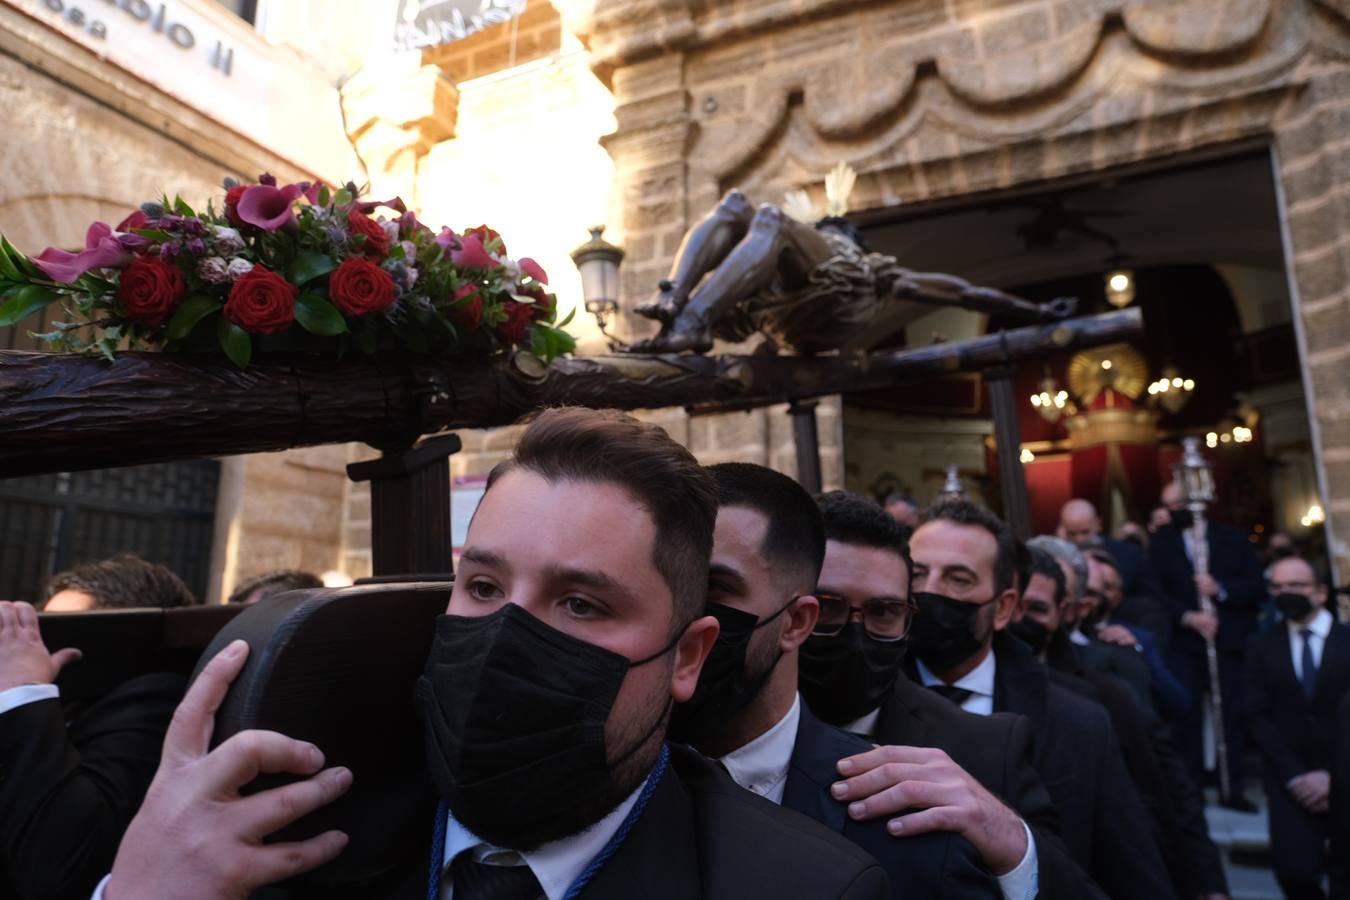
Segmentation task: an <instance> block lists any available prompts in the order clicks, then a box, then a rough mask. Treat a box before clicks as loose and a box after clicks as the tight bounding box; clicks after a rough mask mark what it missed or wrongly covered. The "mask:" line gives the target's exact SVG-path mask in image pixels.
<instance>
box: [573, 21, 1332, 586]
mask: <svg viewBox="0 0 1350 900" xmlns="http://www.w3.org/2000/svg"><path fill="white" fill-rule="evenodd" d="M578 30H579V31H581V32H583V34H584V35H585V39H586V40H587V42H588V45H589V47H590V49H591V52H592V57H593V65H594V67H595V69H596V71H597V73H599V74H600V75H601V77H602V78H604V79H606V81H607V82H608V83H609V84H610V86H611V87H612V89H613V91H614V94H615V98H616V101H617V110H616V117H617V120H618V129H617V131H616V132H615V133H614V134H612V135H611V136H609V137H608V138H607V139H606V141H605V145H606V147H607V148H608V149H609V151H610V153H611V155H612V156H613V157H614V160H615V165H616V178H617V186H618V189H619V192H620V196H621V201H622V204H623V214H624V218H623V223H622V237H623V239H624V241H625V245H626V247H627V248H628V250H629V256H628V262H627V264H626V266H625V272H624V282H623V293H624V298H625V300H626V301H627V303H626V305H629V306H631V303H632V302H634V301H635V300H636V299H637V298H638V297H639V296H641V295H642V294H644V293H645V292H646V291H647V290H649V289H650V286H651V285H652V284H654V283H655V281H656V280H657V279H659V278H660V277H661V276H662V275H663V274H664V269H665V268H666V266H668V265H669V260H670V258H671V256H672V254H673V253H674V251H675V248H676V247H677V245H678V242H679V240H680V236H681V235H682V233H683V231H684V230H685V228H686V227H687V226H688V225H689V224H690V223H691V222H692V221H693V219H695V218H696V217H697V216H698V215H700V214H701V213H702V212H703V211H704V210H706V209H707V208H709V207H710V206H711V204H712V203H714V202H715V201H716V199H717V197H718V196H719V194H720V193H721V192H722V191H723V190H724V189H725V188H727V187H729V186H731V185H732V184H736V185H739V186H741V187H742V188H743V189H745V190H746V191H747V192H748V193H749V194H750V195H751V197H752V199H755V200H760V201H763V200H777V199H779V198H780V197H781V195H782V193H783V191H784V190H786V189H789V188H797V187H803V186H806V187H809V188H810V189H811V190H812V191H817V192H818V191H819V184H818V183H819V181H820V179H821V178H822V176H823V174H824V172H826V171H827V170H828V169H829V168H830V166H832V165H833V164H834V163H835V162H837V161H838V160H840V159H846V160H848V161H849V162H850V163H851V164H852V165H853V167H854V168H855V169H856V170H857V171H858V173H859V180H858V187H857V189H856V191H855V196H854V207H855V209H857V210H860V211H861V213H860V215H861V217H862V218H864V219H865V218H866V216H867V211H868V210H881V209H885V208H887V207H891V206H894V205H895V204H897V203H901V202H903V203H927V202H937V201H941V200H943V199H946V198H952V197H959V196H970V195H977V194H980V193H982V192H986V191H994V190H1006V189H1011V188H1016V187H1018V186H1023V185H1034V184H1037V183H1039V182H1042V181H1045V180H1048V179H1056V178H1063V177H1067V176H1072V175H1075V174H1081V173H1089V172H1105V171H1109V170H1111V169H1113V168H1115V167H1117V166H1121V165H1125V164H1132V163H1139V162H1146V161H1150V160H1159V159H1164V158H1166V157H1169V156H1173V155H1175V154H1179V153H1185V152H1195V151H1200V150H1205V149H1213V148H1223V147H1227V146H1230V145H1233V144H1235V143H1237V142H1241V141H1244V140H1259V141H1266V142H1270V143H1272V144H1273V147H1274V159H1275V164H1276V166H1277V171H1278V179H1277V180H1278V183H1279V187H1280V192H1281V195H1282V196H1281V201H1282V202H1281V214H1282V219H1283V223H1284V229H1285V240H1286V247H1285V250H1286V252H1285V256H1286V257H1287V259H1288V260H1289V264H1290V268H1291V270H1292V274H1293V278H1292V280H1291V294H1292V295H1293V296H1294V298H1295V310H1296V313H1297V314H1296V315H1295V322H1296V325H1297V326H1298V333H1299V342H1300V350H1301V355H1302V357H1303V359H1304V362H1305V372H1306V375H1305V379H1306V381H1307V384H1306V388H1307V391H1306V393H1307V394H1308V397H1309V402H1310V407H1311V412H1312V416H1311V418H1312V427H1313V429H1314V441H1313V443H1314V447H1315V449H1316V452H1317V456H1318V460H1319V467H1318V468H1319V472H1320V473H1321V475H1320V478H1321V482H1322V484H1321V488H1322V493H1323V495H1324V497H1325V498H1326V500H1327V506H1328V513H1329V525H1330V526H1331V528H1332V530H1333V533H1335V534H1341V535H1350V383H1347V381H1346V379H1345V378H1344V377H1343V374H1342V372H1343V366H1344V362H1345V359H1346V358H1347V357H1350V314H1347V313H1350V289H1348V288H1347V287H1346V284H1347V278H1346V275H1347V273H1350V237H1346V236H1345V235H1346V234H1347V229H1346V228H1345V227H1344V226H1345V225H1346V224H1347V223H1350V177H1347V176H1350V141H1347V140H1346V139H1345V138H1344V135H1345V134H1347V133H1350V128H1347V127H1346V126H1347V123H1350V99H1347V98H1348V97H1350V9H1347V8H1346V6H1345V4H1344V3H1338V2H1333V0H1223V2H1218V3H1216V2H1213V0H1166V2H1164V0H1101V2H1095V3H1051V2H1047V0H1013V2H1000V3H995V2H991V0H952V2H948V3H943V4H935V3H924V2H913V0H893V2H881V3H859V2H851V0H805V2H802V3H795V4H792V5H791V6H790V7H788V6H787V5H784V4H778V3H771V2H767V0H748V2H745V3H738V4H735V5H722V4H715V5H707V4H696V3H693V2H689V0H649V2H646V3H641V4H634V3H630V2H624V0H597V2H596V4H595V6H594V9H593V11H592V12H591V14H590V17H589V20H588V21H587V22H585V23H584V24H583V25H582V26H581V27H580V28H579V29H578ZM913 264H915V265H920V266H921V265H922V262H921V261H918V260H915V261H913ZM628 324H629V327H630V328H634V327H635V326H637V323H635V322H631V321H630V322H629V323H628ZM637 327H640V326H637ZM1333 547H1334V552H1335V556H1336V557H1337V560H1338V562H1339V565H1340V568H1341V571H1342V574H1343V575H1350V547H1347V546H1346V545H1345V544H1344V543H1339V542H1335V541H1333Z"/></svg>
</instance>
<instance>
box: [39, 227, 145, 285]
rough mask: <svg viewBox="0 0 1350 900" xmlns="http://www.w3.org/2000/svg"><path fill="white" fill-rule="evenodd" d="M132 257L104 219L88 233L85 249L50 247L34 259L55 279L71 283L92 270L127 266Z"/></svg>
mask: <svg viewBox="0 0 1350 900" xmlns="http://www.w3.org/2000/svg"><path fill="white" fill-rule="evenodd" d="M131 258H132V257H131V252H130V251H129V250H127V249H126V248H125V247H124V246H122V242H121V241H119V240H118V239H117V236H116V234H115V233H114V232H113V230H112V229H111V228H109V227H108V226H107V225H106V224H104V223H103V222H95V223H94V224H93V225H90V226H89V231H88V232H86V233H85V236H84V250H82V251H80V252H79V253H71V252H70V251H69V250H61V249H59V248H57V247H48V248H47V249H46V250H43V251H42V253H41V254H40V255H39V256H37V257H35V258H34V259H33V262H35V263H37V266H38V268H40V269H41V270H42V271H44V272H46V273H47V275H48V276H49V277H50V278H51V279H52V280H53V281H60V282H64V283H66V284H70V283H72V282H74V281H77V280H78V279H79V277H80V276H81V275H83V274H84V273H85V272H88V271H89V270H90V269H103V268H116V267H120V266H125V265H126V264H127V263H129V262H131Z"/></svg>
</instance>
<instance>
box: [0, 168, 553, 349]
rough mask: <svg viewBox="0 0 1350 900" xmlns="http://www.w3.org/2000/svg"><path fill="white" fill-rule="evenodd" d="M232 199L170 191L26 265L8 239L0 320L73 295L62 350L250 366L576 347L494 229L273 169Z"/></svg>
mask: <svg viewBox="0 0 1350 900" xmlns="http://www.w3.org/2000/svg"><path fill="white" fill-rule="evenodd" d="M221 201H222V203H221V207H220V208H219V209H217V208H216V206H215V202H214V201H212V202H211V203H210V204H208V206H207V208H206V210H205V211H204V212H198V211H196V210H194V209H192V207H191V206H189V205H188V204H187V203H186V202H184V201H183V200H182V199H181V198H178V197H175V198H174V199H173V200H172V201H170V200H169V199H168V197H167V196H165V197H162V198H161V199H160V200H159V201H155V202H149V203H145V204H143V205H142V206H141V208H140V209H138V210H136V211H135V212H133V213H131V215H129V216H127V217H126V218H125V219H123V220H122V221H121V222H119V223H118V224H117V225H116V226H115V227H110V226H109V225H107V224H105V223H103V222H95V223H94V224H93V225H90V226H89V230H88V232H87V233H86V235H85V246H84V248H83V249H82V250H79V251H76V252H71V251H68V250H62V249H59V248H55V247H51V248H48V249H47V250H45V251H43V252H42V253H41V254H39V255H38V256H36V257H34V258H31V259H30V258H28V257H26V256H24V255H23V254H22V253H20V252H19V251H18V250H17V249H15V247H14V246H13V244H11V243H10V242H9V241H8V240H5V239H4V238H3V237H0V327H3V326H6V325H12V324H14V323H16V322H19V321H21V320H23V319H25V318H27V317H28V316H31V315H33V314H35V313H37V312H39V311H40V310H42V309H44V308H45V307H47V306H49V305H51V304H53V303H57V302H62V303H63V305H64V308H65V310H66V312H67V313H68V317H69V321H61V322H55V323H53V324H54V330H53V331H50V332H48V333H46V334H41V335H38V337H41V338H42V339H43V340H45V341H46V342H47V343H48V344H50V345H51V346H52V347H53V348H54V349H58V350H67V351H84V352H91V353H96V354H101V355H103V356H104V357H107V358H108V359H112V358H113V357H114V355H115V353H116V352H117V351H118V350H136V349H159V350H167V351H181V352H188V353H200V352H213V351H216V350H217V349H218V350H219V351H222V352H224V353H225V355H226V356H228V357H229V358H230V359H231V360H232V361H233V362H234V363H235V364H236V365H238V366H240V367H243V366H247V365H248V364H249V361H250V360H251V359H252V358H253V355H254V353H255V351H293V352H302V353H311V354H317V355H321V356H331V357H334V358H337V357H341V356H343V355H346V354H375V353H380V352H387V351H396V350H399V351H406V352H410V353H415V354H442V355H443V354H458V353H477V354H483V355H493V354H496V353H499V352H505V351H510V350H514V351H516V352H517V353H520V352H525V353H529V354H533V355H534V356H536V357H538V358H539V359H540V360H541V361H542V362H544V363H547V362H548V361H549V360H552V359H554V358H555V357H558V356H561V355H563V354H566V353H569V352H571V351H572V350H573V349H574V348H575V346H576V345H575V342H574V341H573V339H572V337H571V336H570V335H568V334H567V332H566V331H564V330H563V329H564V328H565V327H566V325H567V324H568V321H570V319H571V316H570V315H569V316H568V317H567V319H565V320H563V321H561V322H559V321H557V296H556V295H555V294H553V293H552V292H551V291H549V289H548V275H547V274H546V273H545V272H544V270H543V268H542V267H540V266H539V264H538V263H536V262H534V260H532V259H529V258H527V257H523V258H520V259H512V258H511V257H509V256H508V255H507V250H506V244H505V242H504V241H503V240H502V236H501V235H500V234H498V233H497V232H496V231H494V230H492V229H491V228H489V227H487V226H486V225H480V226H478V227H476V228H469V229H466V230H464V231H462V232H455V231H452V230H451V229H449V228H441V229H440V230H439V231H433V230H432V229H431V228H429V227H427V226H426V225H423V224H422V223H421V222H419V221H418V220H417V217H416V216H415V215H414V214H413V212H412V211H411V210H409V209H407V207H406V206H405V205H404V203H403V201H402V200H400V199H398V198H394V199H392V200H382V201H373V200H368V199H363V198H362V197H361V196H360V193H359V191H358V190H357V188H356V186H355V185H353V184H350V183H349V184H347V185H346V186H345V187H342V188H330V187H329V186H327V185H323V184H310V183H308V182H299V183H297V184H289V185H279V184H278V183H277V181H276V179H275V178H274V177H272V176H270V175H262V176H260V177H259V179H258V182H257V183H256V184H239V183H237V182H235V181H234V180H233V179H227V180H226V182H225V194H224V196H223V198H221Z"/></svg>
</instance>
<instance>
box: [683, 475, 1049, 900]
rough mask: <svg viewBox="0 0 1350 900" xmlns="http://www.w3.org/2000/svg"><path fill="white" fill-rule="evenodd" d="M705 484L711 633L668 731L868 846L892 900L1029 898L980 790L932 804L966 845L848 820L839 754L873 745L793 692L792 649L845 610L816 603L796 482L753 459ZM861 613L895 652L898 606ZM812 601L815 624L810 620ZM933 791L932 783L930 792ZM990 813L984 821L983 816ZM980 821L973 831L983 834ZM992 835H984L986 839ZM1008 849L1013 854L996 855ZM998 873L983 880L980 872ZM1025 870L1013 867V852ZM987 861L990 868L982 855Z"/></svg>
mask: <svg viewBox="0 0 1350 900" xmlns="http://www.w3.org/2000/svg"><path fill="white" fill-rule="evenodd" d="M709 471H710V472H711V473H712V476H713V478H714V480H715V481H716V482H717V497H718V509H717V528H716V531H715V532H714V536H713V552H712V563H711V566H710V567H709V573H708V606H707V612H709V613H710V614H712V615H713V616H715V617H716V618H717V619H718V621H719V622H720V624H721V630H720V631H719V633H718V639H717V643H716V644H715V645H713V649H712V652H711V653H710V654H709V656H708V661H707V663H706V664H705V665H704V670H703V674H702V675H701V676H700V678H699V686H698V689H697V690H696V691H695V693H694V697H693V698H692V700H691V701H690V702H688V703H685V704H682V705H680V706H677V707H676V708H675V713H674V716H673V718H672V725H671V734H672V736H673V737H676V738H677V739H681V738H687V739H688V740H689V741H690V742H691V743H693V745H694V746H695V747H697V748H698V749H699V750H701V751H703V752H704V753H707V754H708V755H710V756H714V757H717V758H718V759H719V760H720V761H721V763H722V765H724V766H725V767H726V769H727V771H728V772H730V773H731V777H732V778H733V779H735V781H736V782H737V783H738V784H740V785H741V786H742V787H744V788H746V789H748V790H751V791H753V792H755V793H757V794H759V795H761V796H763V797H766V798H768V799H770V800H772V801H774V802H775V803H780V804H782V805H783V806H785V807H787V808H789V809H794V810H796V811H798V812H800V813H802V814H804V815H807V816H810V817H811V818H813V819H815V820H816V821H818V822H821V823H822V824H824V825H826V826H828V827H830V828H831V829H833V830H835V831H838V832H840V833H841V834H843V836H844V837H846V838H848V839H849V840H851V841H853V842H854V843H856V844H857V845H858V846H860V847H862V848H863V849H865V850H867V852H868V853H870V854H871V855H872V856H873V857H875V858H876V859H877V861H878V862H880V863H881V864H882V865H883V866H884V867H885V868H886V871H887V873H888V874H889V875H890V877H891V888H892V891H893V892H894V896H895V897H896V898H897V900H901V898H938V897H942V898H957V897H969V898H976V897H981V898H992V897H998V896H999V887H1000V885H1001V886H1002V887H1003V889H1004V890H1003V895H1004V896H1005V897H1007V898H1009V900H1024V898H1028V897H1031V896H1034V886H1033V879H1034V875H1035V866H1034V855H1032V854H1030V853H1029V852H1024V847H1025V843H1026V841H1025V838H1024V837H1023V835H1020V834H1017V835H1014V838H1015V842H1013V841H1009V840H1007V839H1006V838H1002V837H1001V836H999V835H998V829H997V828H996V827H995V826H994V824H993V823H991V822H989V821H988V820H989V819H991V818H992V817H993V815H996V814H999V813H1003V814H1004V815H1005V817H1006V818H1011V819H1012V820H1013V827H1014V828H1016V829H1017V830H1018V831H1020V830H1021V826H1020V824H1018V823H1017V821H1016V817H1015V816H1013V815H1012V814H1011V812H1009V811H1007V810H1005V809H1004V808H1003V807H1002V804H1000V803H998V801H997V800H995V799H994V798H993V797H990V796H989V795H988V793H987V792H985V791H983V790H982V789H978V786H976V787H977V790H978V792H979V795H981V796H976V795H974V794H973V793H965V794H961V795H959V796H956V797H952V796H947V797H943V798H942V799H941V800H938V801H937V802H936V803H935V804H934V806H935V808H936V809H937V810H938V812H939V814H940V815H942V816H948V817H951V818H952V819H960V820H962V821H963V822H964V823H965V828H964V829H961V830H963V831H965V832H967V833H969V834H971V835H972V836H974V837H975V839H977V840H982V843H983V844H984V846H983V847H981V848H979V849H980V850H981V854H980V855H977V853H976V848H975V847H973V846H972V845H971V843H970V842H969V841H967V840H966V839H964V838H963V837H960V836H958V835H956V834H953V833H951V832H952V831H955V830H957V829H956V828H951V829H950V830H948V829H939V830H933V829H932V827H931V825H930V826H929V827H924V826H923V824H922V822H920V821H919V820H918V819H917V818H916V819H915V820H913V821H914V824H913V826H912V828H906V829H905V830H904V831H902V832H901V834H900V836H898V837H893V836H891V834H890V833H889V832H888V831H887V829H886V823H885V822H883V821H880V820H871V821H865V822H863V821H855V820H853V819H850V818H849V817H848V815H847V810H846V808H845V806H844V805H843V804H841V803H839V802H838V801H836V800H834V799H833V798H832V797H831V795H830V787H831V785H832V784H833V783H834V782H835V781H836V780H837V778H838V773H837V772H836V769H835V766H836V764H837V763H838V762H839V760H840V759H842V758H843V757H846V756H852V755H855V754H858V753H866V752H867V751H869V750H871V749H872V747H871V745H870V744H869V743H868V742H867V741H864V740H863V739H862V738H860V737H858V736H856V735H852V734H849V733H847V732H845V731H842V730H841V729H838V728H834V727H833V726H830V725H826V724H825V723H824V722H821V721H820V720H819V719H817V718H816V717H815V716H814V715H812V714H811V711H810V710H809V709H807V708H805V707H804V706H803V705H802V703H801V699H800V698H799V697H798V694H797V664H798V651H799V649H800V647H801V645H802V643H803V642H804V641H806V640H807V639H808V637H809V636H810V635H811V634H812V633H813V632H814V631H825V630H829V629H831V628H846V627H849V626H848V625H847V624H845V622H846V620H847V619H848V618H849V615H848V609H847V606H846V605H845V607H844V608H843V609H842V610H840V609H838V608H837V607H836V606H835V605H833V604H832V603H831V601H830V600H829V599H826V600H825V601H823V603H822V602H821V601H819V600H818V599H817V598H816V597H815V596H814V594H815V593H816V578H817V576H818V575H819V574H820V564H821V560H822V559H823V557H824V555H825V528H824V524H823V523H822V521H821V516H820V511H819V510H818V509H817V508H816V504H815V502H814V501H812V499H811V495H810V494H808V493H806V491H805V490H803V489H802V487H801V486H800V485H799V484H797V482H795V481H793V480H792V479H791V478H788V477H787V476H786V475H783V474H781V473H779V472H775V471H773V470H772V469H768V468H765V467H763V466H757V465H753V464H751V463H723V464H721V465H716V466H712V467H710V469H709ZM873 605H874V606H875V607H877V608H876V609H875V610H869V612H868V613H867V614H865V616H864V623H865V625H866V627H868V628H875V629H876V630H878V631H880V632H882V633H883V638H882V639H883V640H885V641H887V642H888V643H890V644H891V645H892V646H893V647H894V648H896V649H897V650H899V649H902V648H903V646H904V635H905V632H906V631H907V630H908V627H909V606H908V601H907V600H905V599H903V598H900V597H896V596H890V597H886V598H875V600H874V601H873ZM822 606H823V607H824V618H823V619H822V618H821V613H822ZM931 787H932V788H933V790H934V793H935V794H936V792H937V788H938V785H937V784H931ZM991 814H992V815H991ZM981 826H984V827H981ZM991 838H992V839H991ZM1009 844H1012V846H1011V847H1009V846H1007V845H1009ZM981 856H983V857H984V859H985V860H986V861H987V862H988V865H989V869H990V870H991V871H992V872H993V873H994V874H995V875H998V876H1003V877H1002V878H1000V879H999V880H998V883H996V882H995V879H994V878H993V877H991V876H990V874H989V872H988V871H986V870H985V868H984V865H982V863H981ZM1026 856H1032V859H1031V862H1030V863H1029V864H1024V865H1022V866H1020V867H1019V866H1018V863H1019V862H1022V861H1023V859H1024V857H1026ZM990 857H992V859H990Z"/></svg>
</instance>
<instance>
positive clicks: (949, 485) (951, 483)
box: [938, 463, 966, 501]
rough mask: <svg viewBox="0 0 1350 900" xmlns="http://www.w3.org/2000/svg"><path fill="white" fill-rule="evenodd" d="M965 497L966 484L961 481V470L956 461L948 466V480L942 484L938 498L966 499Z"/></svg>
mask: <svg viewBox="0 0 1350 900" xmlns="http://www.w3.org/2000/svg"><path fill="white" fill-rule="evenodd" d="M965 498H966V486H965V484H963V483H962V481H961V470H960V468H959V467H958V466H957V465H956V464H955V463H952V464H951V465H950V466H948V467H947V480H946V481H945V482H944V483H943V485H942V491H941V492H940V493H939V494H938V500H939V501H941V500H964V499H965Z"/></svg>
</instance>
